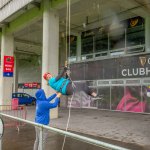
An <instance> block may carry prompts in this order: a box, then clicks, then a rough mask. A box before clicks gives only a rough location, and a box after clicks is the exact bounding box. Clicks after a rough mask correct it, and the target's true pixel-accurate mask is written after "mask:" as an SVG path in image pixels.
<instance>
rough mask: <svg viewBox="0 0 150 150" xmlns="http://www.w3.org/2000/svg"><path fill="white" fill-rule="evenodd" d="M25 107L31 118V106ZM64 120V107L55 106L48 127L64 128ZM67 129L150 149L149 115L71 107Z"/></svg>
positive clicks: (28, 117) (66, 110) (65, 112)
mask: <svg viewBox="0 0 150 150" xmlns="http://www.w3.org/2000/svg"><path fill="white" fill-rule="evenodd" d="M27 110H28V115H27V119H28V120H32V121H33V120H34V111H35V107H32V106H30V107H28V108H27ZM67 119H68V109H65V108H59V118H58V119H52V120H51V126H53V127H56V128H60V129H65V128H66V123H67ZM69 130H70V131H75V132H80V133H85V134H89V135H94V136H96V137H100V138H101V139H103V140H104V141H109V140H108V139H111V140H112V143H115V142H114V141H113V140H116V141H121V143H122V142H123V143H128V145H130V143H132V144H133V145H140V146H141V147H142V148H133V149H136V150H138V149H139V150H141V149H147V150H150V115H143V114H134V113H120V112H111V111H104V110H95V109H73V108H72V109H71V118H70V123H69ZM111 140H110V141H111ZM132 144H131V145H132ZM133 147H134V146H133Z"/></svg>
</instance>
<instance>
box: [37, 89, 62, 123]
mask: <svg viewBox="0 0 150 150" xmlns="http://www.w3.org/2000/svg"><path fill="white" fill-rule="evenodd" d="M35 96H36V99H37V100H36V114H35V122H36V123H40V124H43V125H48V124H49V122H50V115H49V113H50V109H52V108H55V107H57V105H58V103H59V101H60V99H59V98H57V97H56V94H53V95H51V96H50V97H49V98H46V96H45V92H44V90H43V89H39V90H38V91H37V92H36V94H35ZM55 97H56V98H55ZM54 98H55V102H54V103H50V101H51V100H53V99H54Z"/></svg>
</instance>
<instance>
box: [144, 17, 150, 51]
mask: <svg viewBox="0 0 150 150" xmlns="http://www.w3.org/2000/svg"><path fill="white" fill-rule="evenodd" d="M145 51H146V52H150V17H146V19H145Z"/></svg>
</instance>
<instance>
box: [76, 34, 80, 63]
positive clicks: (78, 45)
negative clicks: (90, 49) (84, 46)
mask: <svg viewBox="0 0 150 150" xmlns="http://www.w3.org/2000/svg"><path fill="white" fill-rule="evenodd" d="M77 61H81V35H78V36H77Z"/></svg>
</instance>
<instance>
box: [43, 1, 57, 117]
mask: <svg viewBox="0 0 150 150" xmlns="http://www.w3.org/2000/svg"><path fill="white" fill-rule="evenodd" d="M58 50H59V17H58V14H57V13H56V12H55V11H53V10H51V8H50V1H49V0H45V1H44V12H43V54H42V76H43V74H44V73H45V72H50V73H52V74H53V75H54V76H56V75H57V74H58V60H59V51H58ZM42 88H43V89H44V90H45V93H46V96H50V95H51V94H53V93H54V92H55V91H54V90H53V89H52V88H51V87H50V86H47V83H46V81H45V80H44V79H43V77H42ZM51 117H52V118H56V117H58V110H57V109H53V110H52V111H51Z"/></svg>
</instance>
